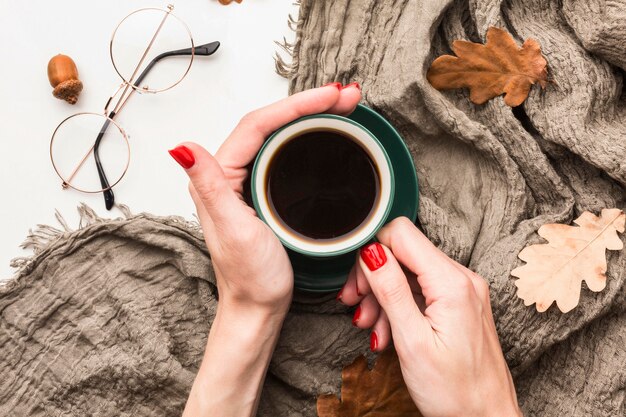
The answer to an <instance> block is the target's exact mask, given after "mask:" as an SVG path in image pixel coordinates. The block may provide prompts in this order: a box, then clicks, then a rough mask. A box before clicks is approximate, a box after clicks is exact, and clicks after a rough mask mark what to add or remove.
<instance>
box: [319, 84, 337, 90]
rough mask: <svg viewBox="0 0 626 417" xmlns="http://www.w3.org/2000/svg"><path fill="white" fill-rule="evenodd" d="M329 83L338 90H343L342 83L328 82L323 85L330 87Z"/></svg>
mask: <svg viewBox="0 0 626 417" xmlns="http://www.w3.org/2000/svg"><path fill="white" fill-rule="evenodd" d="M329 85H332V86H333V87H335V88H336V89H337V90H341V83H328V84H324V85H323V86H322V87H328V86H329Z"/></svg>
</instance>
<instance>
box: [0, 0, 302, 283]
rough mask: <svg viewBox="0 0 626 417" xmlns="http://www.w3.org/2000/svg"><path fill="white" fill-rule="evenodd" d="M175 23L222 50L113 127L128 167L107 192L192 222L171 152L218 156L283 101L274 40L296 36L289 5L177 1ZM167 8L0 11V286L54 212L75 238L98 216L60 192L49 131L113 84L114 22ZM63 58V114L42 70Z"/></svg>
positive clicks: (101, 99)
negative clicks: (229, 139) (73, 91)
mask: <svg viewBox="0 0 626 417" xmlns="http://www.w3.org/2000/svg"><path fill="white" fill-rule="evenodd" d="M173 3H174V5H175V9H174V14H176V15H177V16H178V17H180V18H181V19H182V20H183V21H185V22H186V23H187V25H188V26H189V27H190V29H191V32H192V34H193V36H194V40H195V41H196V44H202V43H206V42H209V41H214V40H218V41H220V42H221V47H220V49H219V50H218V51H217V53H215V54H214V55H213V56H212V57H209V58H205V57H200V58H198V59H197V60H194V63H193V66H192V68H191V71H190V73H189V75H188V76H187V78H185V79H184V80H183V82H182V83H181V84H179V85H178V86H176V87H175V88H174V89H172V90H169V91H167V92H163V93H159V94H156V95H146V94H144V95H135V96H133V97H132V98H131V99H130V101H129V102H128V105H127V106H126V107H125V108H124V110H123V112H121V113H120V115H119V116H118V117H116V120H117V121H118V122H119V123H120V124H121V125H122V126H123V127H124V129H125V130H126V131H127V132H128V133H129V134H130V135H131V139H130V141H131V152H132V157H131V163H130V168H129V171H128V173H127V174H126V176H125V177H124V179H123V180H122V182H121V183H120V184H118V185H117V186H116V187H115V189H114V191H115V197H116V201H117V202H118V203H123V204H126V205H128V206H129V207H130V209H131V210H132V211H133V212H134V213H138V212H143V211H145V212H150V213H154V214H159V215H169V214H178V215H182V216H183V217H186V218H188V219H189V218H192V214H193V212H194V210H193V205H192V202H191V199H190V198H189V195H188V193H187V179H186V176H185V174H184V172H183V171H182V170H181V169H180V167H178V166H177V165H176V164H175V163H174V161H173V160H172V159H171V158H170V156H169V155H168V153H167V149H170V148H172V147H173V146H175V145H176V144H177V143H179V142H181V141H183V140H193V141H197V142H199V143H201V144H203V145H204V146H205V147H207V149H209V151H211V152H214V151H215V150H217V148H218V147H219V145H220V144H221V143H222V141H223V140H224V139H225V138H226V136H227V135H228V133H229V132H230V131H231V130H232V128H233V127H234V126H235V125H236V124H237V122H238V120H239V119H240V118H241V116H243V114H245V113H246V112H247V111H250V110H253V109H255V108H257V107H260V106H262V105H265V104H268V103H270V102H273V101H276V100H278V99H280V98H282V97H285V96H286V95H287V81H286V80H284V79H283V78H281V77H279V76H278V75H277V74H276V73H275V71H274V60H273V58H272V56H273V54H274V51H276V50H277V49H278V48H277V47H276V45H274V43H273V41H274V40H280V39H282V37H283V36H286V37H287V39H288V40H293V38H294V33H293V32H292V31H290V30H289V29H288V27H287V16H288V14H289V13H292V14H293V15H294V16H297V7H296V6H294V5H293V4H292V2H291V1H290V0H244V1H243V3H241V4H237V3H232V4H231V5H229V6H222V5H220V4H219V3H218V1H217V0H184V1H182V0H179V1H178V2H173ZM166 4H167V1H163V2H159V1H144V0H136V1H135V0H134V1H122V0H108V1H84V0H57V1H49V0H28V1H23V0H0V6H1V8H0V53H1V56H2V64H1V65H0V140H1V141H2V142H1V151H0V192H1V197H0V232H1V234H0V236H1V237H0V280H2V279H6V278H9V277H11V276H12V275H13V273H14V272H13V270H12V269H11V268H10V267H9V261H10V259H11V258H13V257H15V256H23V255H25V254H28V252H25V251H23V250H21V249H19V247H18V246H19V244H20V243H21V242H22V241H23V240H24V238H25V237H26V235H27V233H28V230H29V229H30V228H32V227H34V226H35V225H36V224H38V223H42V224H56V221H55V219H54V210H55V209H58V210H59V212H60V213H61V214H62V215H63V216H64V217H65V219H66V220H67V221H68V224H69V225H70V226H72V227H75V226H77V224H78V215H77V213H76V207H77V206H78V204H79V203H80V202H85V203H87V204H88V205H89V206H91V207H92V208H94V209H95V210H96V211H97V213H98V214H99V215H101V216H104V217H117V216H119V215H120V213H119V212H118V211H117V210H116V209H115V208H114V209H113V210H112V211H111V212H107V210H106V209H105V208H104V202H103V199H102V197H101V196H100V195H88V194H81V193H78V192H76V191H73V190H65V191H64V190H62V189H61V186H60V185H61V184H60V180H59V178H58V177H57V176H56V174H55V173H54V171H53V169H52V166H51V163H50V157H49V140H50V136H51V134H52V132H53V130H54V128H55V127H56V125H57V124H58V123H59V122H60V121H62V120H63V119H64V118H65V117H67V116H69V115H70V114H73V113H76V112H80V111H91V112H100V111H102V109H103V106H104V104H105V102H106V100H107V99H108V97H109V96H110V95H111V94H112V93H113V91H114V90H115V89H116V88H117V86H118V85H119V83H120V79H119V78H118V76H117V74H116V72H115V70H114V69H113V66H112V64H111V62H110V58H109V51H108V48H109V40H110V37H111V34H112V32H113V29H114V28H115V26H116V25H117V23H118V22H119V21H120V20H121V19H122V18H123V17H124V16H125V15H127V14H128V13H130V12H131V11H133V10H135V9H138V8H141V7H165V6H166ZM57 53H64V54H66V55H69V56H71V57H72V58H73V59H74V61H75V62H76V64H77V66H78V71H79V75H80V79H81V81H82V82H83V84H84V90H83V92H82V93H81V95H80V98H79V101H78V103H77V104H76V105H74V106H71V105H69V104H67V103H65V102H64V101H60V100H57V99H56V98H54V97H53V96H52V88H51V87H50V85H49V83H48V79H47V73H46V68H47V63H48V60H49V59H50V58H51V57H52V56H54V55H56V54H57Z"/></svg>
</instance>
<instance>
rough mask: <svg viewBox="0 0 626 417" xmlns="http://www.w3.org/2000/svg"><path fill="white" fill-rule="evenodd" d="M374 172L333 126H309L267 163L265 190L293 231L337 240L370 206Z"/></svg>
mask: <svg viewBox="0 0 626 417" xmlns="http://www.w3.org/2000/svg"><path fill="white" fill-rule="evenodd" d="M379 182H380V181H379V175H378V169H377V168H376V165H375V164H374V163H373V161H372V159H371V157H370V156H369V154H368V153H367V152H366V151H365V150H364V149H363V148H362V147H361V146H360V145H358V144H357V143H355V142H354V141H353V140H352V139H351V138H350V137H348V136H346V135H344V134H343V133H340V132H336V131H328V130H327V131H310V132H306V133H303V134H299V135H298V136H296V137H294V138H292V139H290V140H288V141H287V142H285V143H284V144H283V145H282V146H281V147H280V148H279V149H278V150H277V152H276V154H275V155H274V157H273V158H272V160H271V161H270V163H269V167H268V175H267V184H266V187H267V195H268V196H269V203H270V206H271V207H272V210H273V211H274V213H276V214H277V215H278V217H279V220H280V221H281V222H282V223H283V225H284V226H286V227H287V228H288V229H291V231H292V232H294V233H295V234H298V235H301V236H304V237H308V238H313V239H337V238H340V237H341V236H343V235H346V234H347V233H349V232H351V231H353V230H354V229H356V228H358V227H359V226H360V225H361V224H362V223H363V222H364V221H365V220H367V219H368V218H369V216H370V215H371V214H372V212H373V211H374V208H375V205H376V202H377V199H378V194H379V188H380V185H379Z"/></svg>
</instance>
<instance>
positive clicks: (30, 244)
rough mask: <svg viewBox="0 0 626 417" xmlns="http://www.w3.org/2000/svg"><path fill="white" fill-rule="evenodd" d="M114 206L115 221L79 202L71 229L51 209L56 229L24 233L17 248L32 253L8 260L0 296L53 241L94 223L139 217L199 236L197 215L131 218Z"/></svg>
mask: <svg viewBox="0 0 626 417" xmlns="http://www.w3.org/2000/svg"><path fill="white" fill-rule="evenodd" d="M115 207H117V209H118V210H119V211H120V212H121V214H122V217H117V218H104V217H100V216H99V215H98V214H97V213H96V212H95V211H94V210H93V209H92V208H91V207H89V206H88V205H87V204H85V203H81V204H80V205H79V206H78V207H77V208H76V209H77V210H78V214H79V222H78V226H77V227H76V228H72V227H71V226H69V225H68V223H67V221H66V220H65V218H64V217H63V215H62V214H61V213H60V212H59V211H58V210H55V213H54V217H55V218H56V220H57V222H58V223H59V224H58V226H52V225H47V224H38V225H36V226H35V228H34V229H30V230H29V231H28V235H27V236H26V239H24V242H22V244H21V245H20V247H21V248H23V249H30V250H32V251H33V254H32V255H30V256H20V257H16V258H14V259H12V260H11V262H10V266H11V268H15V269H16V272H15V275H14V277H13V278H9V279H8V280H3V281H0V293H1V292H4V291H7V290H9V289H10V287H12V285H13V284H14V283H15V281H17V280H18V279H19V277H21V276H23V275H25V274H27V273H28V272H30V271H31V269H32V268H33V267H34V265H36V262H37V260H38V259H39V257H40V256H41V255H42V253H44V252H46V251H47V250H48V249H49V248H51V247H52V246H54V245H55V244H56V243H57V242H59V241H62V240H66V239H67V238H69V237H70V236H71V235H72V234H74V233H76V232H78V231H80V230H83V229H85V228H88V227H90V226H92V225H94V224H99V223H104V222H109V221H123V220H132V219H134V218H138V217H143V218H149V219H152V220H158V221H161V222H167V223H168V224H172V225H178V226H181V227H183V228H185V229H187V230H189V231H190V232H192V233H195V234H198V237H201V236H202V229H201V227H200V222H199V219H198V217H197V216H195V215H194V219H195V220H192V221H190V220H187V219H185V218H183V217H180V216H166V217H159V216H154V215H151V214H147V213H141V214H137V215H134V214H133V213H132V212H131V211H130V208H129V207H128V206H126V205H124V204H117V205H116V206H115Z"/></svg>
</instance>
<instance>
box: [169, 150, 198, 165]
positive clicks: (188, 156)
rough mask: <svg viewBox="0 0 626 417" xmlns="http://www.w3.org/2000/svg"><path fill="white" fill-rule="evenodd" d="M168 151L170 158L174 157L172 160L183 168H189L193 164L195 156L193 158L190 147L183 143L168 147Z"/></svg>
mask: <svg viewBox="0 0 626 417" xmlns="http://www.w3.org/2000/svg"><path fill="white" fill-rule="evenodd" d="M168 152H169V153H170V155H172V158H174V160H175V161H176V162H178V163H179V164H180V166H181V167H183V168H185V169H189V168H191V167H192V166H193V164H195V163H196V158H194V156H193V152H191V149H189V148H188V147H186V146H184V145H180V146H177V147H175V148H174V149H170V150H169V151H168Z"/></svg>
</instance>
